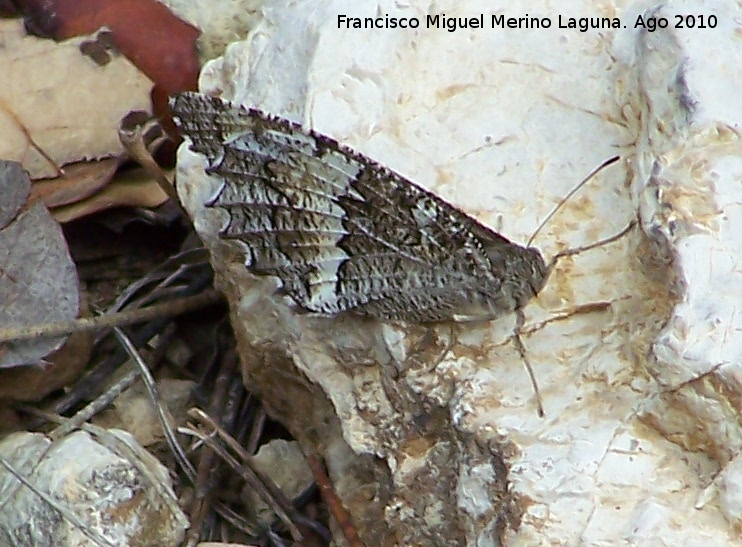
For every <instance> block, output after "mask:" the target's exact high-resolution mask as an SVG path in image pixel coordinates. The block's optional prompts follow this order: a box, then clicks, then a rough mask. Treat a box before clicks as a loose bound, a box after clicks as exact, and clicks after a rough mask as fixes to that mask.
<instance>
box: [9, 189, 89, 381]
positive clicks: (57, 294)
mask: <svg viewBox="0 0 742 547" xmlns="http://www.w3.org/2000/svg"><path fill="white" fill-rule="evenodd" d="M0 303H2V305H1V306H0V326H2V327H19V326H28V325H34V324H38V323H48V322H51V321H63V320H68V319H73V318H75V317H76V316H77V313H78V309H79V288H78V280H77V271H76V270H75V265H74V264H73V262H72V258H71V256H70V253H69V250H68V249H67V243H66V241H65V240H64V236H63V235H62V230H61V229H60V227H59V224H57V223H56V222H55V221H54V219H53V218H52V217H51V215H50V214H49V212H48V211H47V210H46V208H45V207H44V206H43V205H42V204H40V203H39V204H36V205H34V206H33V207H31V208H30V209H28V210H27V211H25V212H24V213H22V214H21V215H19V216H18V217H17V218H16V219H15V220H14V221H13V222H11V223H10V224H8V225H7V226H6V227H5V228H4V229H2V230H0ZM63 341H64V337H56V338H41V339H37V340H31V341H26V342H13V343H7V344H4V345H3V346H2V347H0V368H4V367H13V366H18V365H24V364H32V363H38V362H39V361H40V360H41V359H42V358H43V357H44V356H45V355H47V354H48V353H49V352H51V351H53V350H55V349H56V348H58V347H59V346H60V345H61V344H62V342H63Z"/></svg>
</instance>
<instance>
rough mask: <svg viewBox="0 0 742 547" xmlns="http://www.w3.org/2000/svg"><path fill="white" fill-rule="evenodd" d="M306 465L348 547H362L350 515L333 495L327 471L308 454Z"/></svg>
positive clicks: (317, 458)
mask: <svg viewBox="0 0 742 547" xmlns="http://www.w3.org/2000/svg"><path fill="white" fill-rule="evenodd" d="M307 463H308V464H309V467H310V468H311V470H312V474H313V475H314V480H315V481H316V482H317V486H319V491H320V495H321V496H322V499H323V500H324V501H325V503H326V504H327V507H328V509H329V510H330V512H331V513H332V516H333V517H335V520H336V521H337V523H338V524H339V525H340V529H341V530H342V531H343V535H344V536H345V539H346V540H347V542H348V545H350V546H351V547H364V545H363V543H362V542H361V538H360V537H359V536H358V531H357V530H356V527H355V525H354V524H353V521H352V520H351V518H350V514H348V511H346V510H345V507H344V506H343V502H342V501H340V498H339V497H338V495H337V494H336V493H335V489H334V488H333V487H332V483H331V482H330V478H329V477H328V476H327V471H325V466H324V465H323V464H322V462H321V461H320V459H319V457H317V456H315V455H314V454H309V455H308V456H307Z"/></svg>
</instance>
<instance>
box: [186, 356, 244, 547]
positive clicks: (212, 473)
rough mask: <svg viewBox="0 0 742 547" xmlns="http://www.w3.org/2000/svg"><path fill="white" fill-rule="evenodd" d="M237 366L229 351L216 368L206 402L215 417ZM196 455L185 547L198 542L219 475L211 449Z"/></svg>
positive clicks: (225, 400) (220, 414) (218, 414)
mask: <svg viewBox="0 0 742 547" xmlns="http://www.w3.org/2000/svg"><path fill="white" fill-rule="evenodd" d="M236 367H237V356H236V355H234V354H231V355H228V356H227V358H226V359H225V360H224V363H223V366H222V367H220V369H219V374H218V375H217V380H216V382H215V384H214V389H213V390H212V393H211V403H210V405H209V411H210V413H211V414H213V415H214V416H222V414H223V412H224V405H225V404H226V402H227V392H228V391H229V380H231V376H232V375H231V373H232V372H233V371H234V370H235V369H236ZM199 454H200V458H199V461H198V466H197V469H198V471H197V474H196V483H195V489H194V496H193V503H192V504H191V507H190V510H189V511H188V514H189V515H190V517H191V519H190V520H191V526H190V528H189V529H188V532H187V535H186V540H185V542H184V543H183V545H184V546H185V547H195V546H196V545H197V544H198V542H199V541H200V537H201V530H202V528H203V523H204V519H205V518H206V515H207V514H208V512H209V510H210V507H211V501H212V498H213V485H214V484H215V483H217V482H218V480H219V477H220V476H221V472H220V470H219V468H218V467H217V459H216V455H215V454H214V452H213V451H212V450H209V449H208V447H206V448H205V449H204V450H201V451H200V452H199Z"/></svg>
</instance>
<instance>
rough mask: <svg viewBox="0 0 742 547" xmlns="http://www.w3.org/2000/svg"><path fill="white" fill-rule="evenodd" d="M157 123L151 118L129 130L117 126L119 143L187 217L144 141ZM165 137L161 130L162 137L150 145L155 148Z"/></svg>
mask: <svg viewBox="0 0 742 547" xmlns="http://www.w3.org/2000/svg"><path fill="white" fill-rule="evenodd" d="M159 125H160V121H159V120H158V119H157V118H151V119H149V120H147V122H145V123H144V124H143V125H141V126H138V127H135V128H133V129H131V130H127V129H124V128H122V127H119V141H121V145H122V146H123V147H124V148H125V149H126V151H127V152H128V153H129V155H130V156H131V158H132V159H133V160H134V161H136V162H137V163H138V164H139V165H141V166H142V167H143V168H144V169H145V170H146V171H147V172H148V173H149V174H150V175H151V176H152V177H153V178H154V179H155V181H157V185H158V186H159V187H160V188H161V189H162V191H163V192H165V194H167V196H168V197H169V198H170V199H171V200H172V202H173V203H175V205H177V206H178V209H180V214H181V215H182V218H184V219H187V218H189V216H188V213H186V211H185V209H183V205H181V203H180V200H179V199H178V194H177V193H176V191H175V186H174V185H173V183H171V182H170V180H168V178H167V176H166V175H165V172H164V171H163V170H162V168H161V167H160V166H159V165H157V162H156V161H155V159H154V158H153V157H152V153H151V152H150V150H149V148H148V147H147V145H146V143H145V139H144V136H145V134H146V133H147V131H149V130H150V129H151V128H153V127H155V126H159ZM160 130H161V131H162V128H160ZM167 138H168V137H167V136H165V134H164V132H162V137H160V138H158V139H156V140H155V141H154V142H153V143H151V144H150V147H151V148H153V149H155V150H156V149H157V147H158V146H159V145H160V144H162V142H164V141H165V140H167Z"/></svg>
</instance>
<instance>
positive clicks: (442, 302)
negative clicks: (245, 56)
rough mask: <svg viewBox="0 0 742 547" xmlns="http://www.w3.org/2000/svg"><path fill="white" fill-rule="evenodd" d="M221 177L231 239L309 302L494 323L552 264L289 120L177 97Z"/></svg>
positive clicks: (178, 110) (417, 318) (257, 267)
mask: <svg viewBox="0 0 742 547" xmlns="http://www.w3.org/2000/svg"><path fill="white" fill-rule="evenodd" d="M170 106H171V110H172V112H173V115H174V119H175V121H176V124H177V125H178V127H179V129H180V131H181V133H182V134H183V135H184V136H185V137H187V138H188V140H189V141H190V148H191V149H192V150H193V151H195V152H198V153H200V154H202V155H204V156H205V157H206V159H207V167H206V172H207V174H209V175H210V176H213V177H217V178H218V179H219V180H220V182H221V184H220V187H219V190H218V191H217V193H216V195H215V196H214V197H213V198H212V199H211V200H210V201H209V202H208V203H207V205H208V206H210V207H217V208H219V209H222V210H224V211H226V212H227V213H228V218H229V220H228V223H227V225H226V227H225V228H224V230H223V231H222V232H221V237H223V238H226V239H233V240H237V241H240V242H242V243H243V244H244V248H245V252H246V258H245V265H246V267H247V268H248V269H249V270H251V271H252V272H254V273H256V274H262V275H271V276H276V277H278V278H280V280H281V282H282V284H283V291H284V292H285V293H286V294H288V295H289V296H290V297H291V298H292V299H293V300H294V301H295V302H296V303H297V304H298V305H299V306H300V307H301V308H303V309H305V310H308V311H311V312H317V313H321V314H328V315H334V314H338V313H341V312H355V313H357V314H360V315H363V316H368V317H372V318H377V319H382V320H402V321H412V322H422V323H427V322H440V321H447V320H457V321H464V320H490V319H495V318H497V317H499V316H502V315H505V314H508V313H511V312H513V311H518V310H520V309H521V308H522V307H524V306H525V305H526V304H527V303H528V301H529V300H530V299H531V298H533V297H534V296H535V295H536V294H537V293H538V292H539V291H540V290H541V289H542V287H543V286H544V284H545V282H546V279H547V277H548V273H549V271H550V266H547V264H546V263H545V261H544V259H543V256H542V255H541V253H540V252H539V251H538V250H537V249H535V248H532V247H523V246H520V245H517V244H515V243H513V242H511V241H509V240H507V239H506V238H504V237H503V236H501V235H500V234H498V233H497V232H495V231H494V230H492V229H490V228H488V227H487V226H485V225H484V224H482V223H480V222H479V221H477V220H476V219H474V218H472V217H471V216H469V215H467V214H466V213H464V212H463V211H461V210H460V209H457V208H456V207H454V206H453V205H451V204H450V203H448V202H446V201H445V200H443V199H442V198H440V197H439V196H437V195H435V194H434V193H433V192H430V191H429V190H426V189H425V188H423V187H421V186H420V185H418V184H416V183H414V182H413V181H411V180H409V179H407V178H405V177H403V176H402V175H400V174H398V173H396V172H394V171H392V170H390V169H388V168H386V167H384V166H383V165H380V164H379V163H377V162H375V161H374V160H372V159H369V158H368V157H366V156H364V155H363V154H361V153H359V152H356V151H354V150H352V149H351V148H349V147H347V146H344V145H341V144H339V143H338V142H337V141H335V140H333V139H332V138H330V137H327V136H325V135H321V134H319V133H316V132H314V131H311V130H305V129H303V128H302V127H301V126H300V125H299V124H296V123H294V122H291V121H289V120H286V119H284V118H280V117H276V116H271V115H268V114H266V113H263V112H261V111H260V110H257V109H254V108H246V107H243V106H239V105H235V104H232V103H230V102H227V101H224V100H222V99H219V98H216V97H211V96H208V95H202V94H198V93H192V92H186V93H182V94H179V95H176V96H175V97H173V98H172V99H171V102H170Z"/></svg>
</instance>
